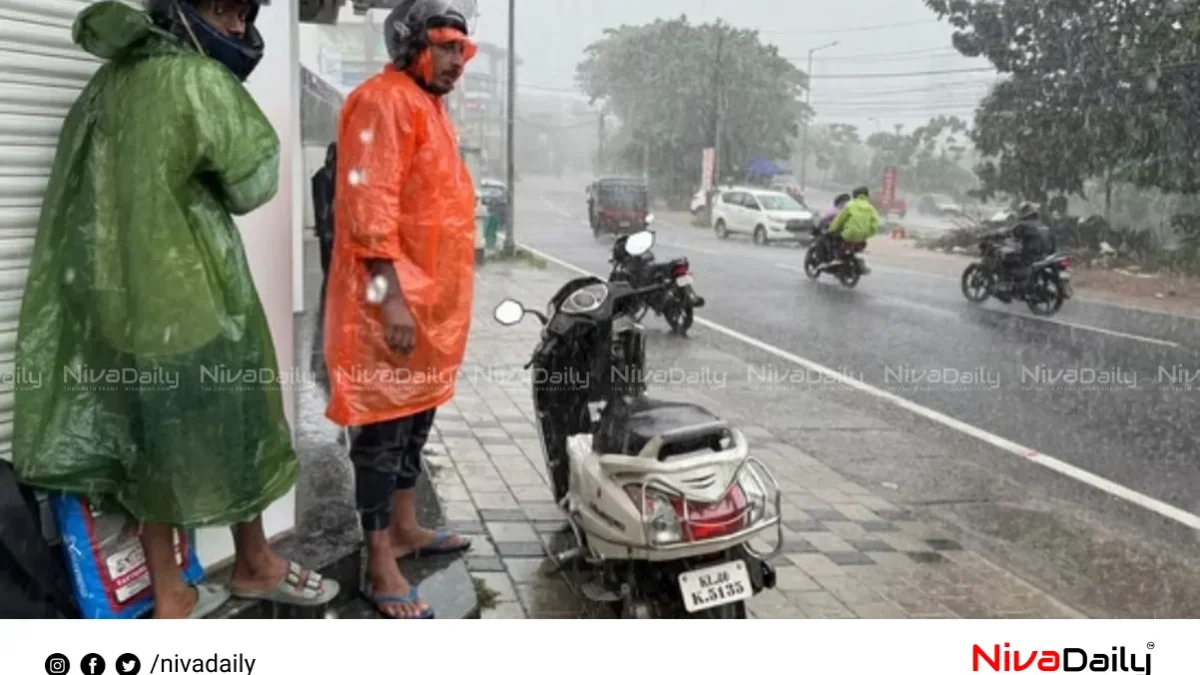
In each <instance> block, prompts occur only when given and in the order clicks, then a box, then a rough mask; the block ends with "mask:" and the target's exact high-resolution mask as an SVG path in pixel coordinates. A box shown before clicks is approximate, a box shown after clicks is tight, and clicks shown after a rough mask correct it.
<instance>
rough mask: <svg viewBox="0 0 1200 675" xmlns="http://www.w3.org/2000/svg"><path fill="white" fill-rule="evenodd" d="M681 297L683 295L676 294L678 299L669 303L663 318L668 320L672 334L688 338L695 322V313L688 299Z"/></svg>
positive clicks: (673, 299) (675, 298)
mask: <svg viewBox="0 0 1200 675" xmlns="http://www.w3.org/2000/svg"><path fill="white" fill-rule="evenodd" d="M680 295H683V294H682V293H680V292H676V297H674V298H672V299H671V300H670V301H669V302H668V303H667V306H666V308H665V311H664V312H663V318H664V319H666V320H667V325H668V326H670V327H671V332H672V333H674V334H676V335H678V336H680V337H687V332H688V330H689V329H690V328H691V327H692V322H693V321H694V320H695V312H694V311H693V310H692V305H691V303H689V302H688V301H687V298H686V297H679V296H680Z"/></svg>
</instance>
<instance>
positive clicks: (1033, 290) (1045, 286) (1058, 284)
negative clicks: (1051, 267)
mask: <svg viewBox="0 0 1200 675" xmlns="http://www.w3.org/2000/svg"><path fill="white" fill-rule="evenodd" d="M1065 300H1066V291H1064V290H1063V282H1062V280H1061V279H1059V278H1058V276H1056V275H1055V274H1054V273H1052V272H1042V273H1041V274H1039V275H1038V276H1037V278H1036V279H1033V280H1032V282H1030V288H1029V290H1028V291H1027V292H1026V296H1025V304H1026V305H1028V306H1029V311H1031V312H1033V313H1034V314H1036V315H1038V316H1054V315H1055V314H1057V313H1058V310H1060V309H1062V306H1063V302H1064V301H1065Z"/></svg>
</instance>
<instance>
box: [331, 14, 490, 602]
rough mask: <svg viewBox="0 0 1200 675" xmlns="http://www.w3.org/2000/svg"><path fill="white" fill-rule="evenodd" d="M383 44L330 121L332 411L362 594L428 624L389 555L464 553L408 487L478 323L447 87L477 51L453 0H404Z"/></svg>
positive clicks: (464, 180)
mask: <svg viewBox="0 0 1200 675" xmlns="http://www.w3.org/2000/svg"><path fill="white" fill-rule="evenodd" d="M384 39H385V41H386V42H387V46H388V53H389V55H390V57H391V59H392V62H393V63H392V64H391V65H389V66H387V67H386V68H385V70H384V72H383V73H381V74H379V75H376V76H375V77H373V78H371V79H369V80H367V81H366V82H364V83H363V84H362V85H361V86H360V87H359V88H358V89H356V90H355V91H354V92H353V93H351V94H350V96H349V98H348V99H347V101H346V104H345V106H344V107H343V110H342V116H341V123H340V128H339V131H338V152H339V155H340V156H339V158H338V168H337V172H338V179H337V189H336V192H335V194H336V197H335V199H336V215H335V220H336V222H337V232H336V233H335V235H334V237H335V239H334V253H333V267H332V269H331V270H330V279H329V290H328V297H327V302H328V306H327V315H326V319H325V336H326V337H325V356H326V361H327V363H328V364H329V373H330V388H331V396H330V401H329V409H328V411H327V413H326V414H327V415H328V417H329V418H330V419H331V420H333V421H334V422H336V423H337V424H339V425H341V426H344V427H349V428H350V434H349V435H350V458H351V461H352V463H353V464H354V472H355V493H356V495H355V496H356V501H357V506H358V510H359V513H360V515H361V519H362V525H363V530H364V531H365V533H366V538H367V550H368V568H367V581H368V584H369V588H367V589H366V590H365V592H366V594H367V596H368V597H369V598H370V599H371V601H372V603H373V604H374V605H375V607H376V608H377V609H378V611H379V613H380V614H381V615H382V616H384V617H387V618H405V619H411V618H430V617H432V615H433V611H432V610H431V609H430V607H429V605H428V604H426V603H425V601H424V600H422V599H421V598H420V597H419V595H418V594H417V591H416V588H415V587H414V586H410V585H409V584H408V582H407V581H406V580H405V579H404V576H403V575H402V574H401V572H400V567H399V565H398V564H397V559H398V558H402V557H406V556H415V555H433V554H445V553H456V552H460V551H464V550H466V549H467V548H469V547H470V540H468V539H466V538H465V537H462V536H460V535H456V534H454V533H451V532H448V531H438V532H435V531H431V530H427V529H424V528H422V527H421V526H420V524H419V523H418V522H417V514H416V499H415V489H414V488H415V485H416V480H417V477H418V475H419V474H420V471H421V450H422V448H423V446H424V444H425V441H426V439H427V438H428V436H429V432H430V429H431V428H432V426H433V417H434V411H435V410H436V409H437V407H438V406H440V405H443V404H445V403H446V402H447V401H449V400H450V399H451V398H452V397H453V396H454V384H455V379H456V378H457V376H458V370H459V368H460V367H461V365H462V360H463V354H464V352H465V351H466V343H467V333H468V332H469V329H470V323H471V300H472V298H471V294H472V290H473V289H472V281H473V279H474V273H475V268H474V265H475V220H474V219H475V191H474V187H473V185H472V182H471V176H470V174H469V173H468V172H467V168H466V165H465V164H464V163H463V160H462V158H461V156H460V155H459V151H458V142H457V137H456V134H455V131H454V128H453V126H452V125H451V123H450V119H449V117H448V116H447V114H446V109H445V106H444V105H443V102H442V97H443V96H445V95H446V94H447V93H449V92H450V91H452V90H453V89H454V85H455V83H456V81H457V80H458V78H459V77H460V76H461V75H462V73H463V68H464V66H465V65H466V63H467V61H469V60H470V59H471V58H472V57H473V56H474V55H475V51H476V49H475V45H474V44H473V43H472V42H471V41H470V40H469V39H468V37H467V22H466V19H465V17H463V15H462V14H461V13H460V12H459V11H458V10H457V9H455V8H454V7H453V5H452V4H451V3H450V2H448V1H447V0H403V1H402V2H401V3H400V4H399V5H398V6H397V7H396V8H395V9H394V10H393V11H392V12H391V14H390V15H389V16H388V18H387V20H386V21H385V23H384Z"/></svg>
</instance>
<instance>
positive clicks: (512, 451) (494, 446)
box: [483, 443, 525, 459]
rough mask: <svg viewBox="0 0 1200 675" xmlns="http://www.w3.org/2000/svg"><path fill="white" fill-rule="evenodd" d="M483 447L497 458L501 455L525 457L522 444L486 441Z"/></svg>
mask: <svg viewBox="0 0 1200 675" xmlns="http://www.w3.org/2000/svg"><path fill="white" fill-rule="evenodd" d="M483 449H484V451H485V452H486V453H487V454H488V455H490V456H491V457H495V458H499V457H520V458H522V459H524V458H525V455H524V453H522V452H521V446H519V445H510V444H507V443H484V444H483Z"/></svg>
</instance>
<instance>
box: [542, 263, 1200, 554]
mask: <svg viewBox="0 0 1200 675" xmlns="http://www.w3.org/2000/svg"><path fill="white" fill-rule="evenodd" d="M521 248H524V249H525V250H527V251H529V252H530V253H532V254H534V255H536V256H538V257H540V258H543V259H545V260H548V261H550V262H552V263H554V264H556V265H558V266H560V267H563V268H566V269H568V270H571V271H573V272H576V273H577V274H586V275H589V276H593V275H592V273H591V272H588V271H587V270H585V269H583V268H582V267H578V266H576V265H572V264H571V263H569V262H567V261H565V260H561V259H559V258H556V257H554V256H551V255H549V254H546V253H543V252H541V251H539V250H537V249H535V248H533V247H531V246H526V245H524V244H522V245H521ZM695 322H696V323H697V324H700V325H701V326H705V327H707V328H709V329H711V330H714V331H716V332H718V333H722V334H724V335H726V336H728V337H731V338H733V339H735V340H738V341H739V342H743V343H745V344H747V345H750V346H751V347H755V348H757V349H759V350H761V351H764V352H766V353H768V354H771V355H772V356H775V357H777V358H780V359H783V360H785V361H789V362H791V363H794V364H796V365H798V366H800V367H802V368H805V369H807V370H809V371H812V372H814V373H817V374H819V375H823V376H824V377H827V378H829V380H830V381H833V382H838V383H840V384H843V385H845V386H847V387H850V388H853V389H857V390H859V391H861V392H863V393H865V394H870V395H871V396H875V397H876V398H880V399H883V400H885V401H887V402H889V403H892V404H893V405H895V406H897V407H899V408H902V409H904V410H907V411H908V412H911V413H913V414H915V415H919V416H921V417H924V418H925V419H928V420H930V421H933V422H937V423H938V424H941V425H943V426H946V427H948V428H950V429H953V430H955V431H957V432H959V433H961V434H964V435H966V436H970V437H971V438H974V439H976V440H979V441H982V442H984V443H987V444H988V445H991V446H993V447H995V448H997V449H999V450H1003V451H1005V452H1008V453H1011V454H1014V455H1016V456H1018V457H1021V458H1024V459H1027V460H1029V461H1031V462H1033V463H1035V464H1039V465H1041V466H1044V467H1046V468H1047V469H1050V470H1051V471H1055V472H1057V473H1059V474H1061V475H1063V476H1066V477H1068V478H1072V479H1074V480H1077V481H1079V482H1080V483H1083V484H1085V485H1089V486H1091V487H1093V488H1095V489H1097V490H1100V491H1101V492H1104V493H1106V494H1108V495H1111V496H1113V497H1116V498H1117V499H1123V500H1125V501H1127V502H1129V503H1131V504H1134V505H1136V506H1140V507H1142V508H1144V509H1146V510H1148V511H1152V512H1154V513H1157V514H1158V515H1160V516H1162V517H1164V518H1169V519H1170V520H1173V521H1175V522H1177V523H1180V524H1181V525H1184V526H1186V527H1190V528H1192V529H1193V530H1200V515H1196V514H1194V513H1190V512H1188V511H1184V510H1183V509H1181V508H1178V507H1176V506H1172V505H1170V504H1167V503H1166V502H1163V501H1160V500H1158V499H1155V498H1153V497H1151V496H1149V495H1145V494H1142V493H1141V492H1138V491H1136V490H1133V489H1131V488H1127V487H1125V486H1124V485H1121V484H1120V483H1116V482H1113V481H1111V480H1109V479H1107V478H1104V477H1102V476H1098V475H1096V474H1094V473H1092V472H1090V471H1086V470H1084V469H1081V468H1079V467H1077V466H1075V465H1073V464H1069V463H1067V462H1064V461H1062V460H1061V459H1057V458H1055V457H1051V456H1050V455H1044V454H1042V453H1040V452H1038V451H1037V450H1034V449H1033V448H1028V447H1025V446H1023V445H1021V444H1019V443H1016V442H1014V441H1010V440H1008V439H1007V438H1004V437H1002V436H998V435H996V434H993V433H992V432H990V431H985V430H983V429H980V428H979V427H976V426H973V425H971V424H967V423H966V422H963V421H961V420H958V419H955V418H953V417H950V416H949V415H945V414H943V413H940V412H938V411H936V410H933V409H932V408H927V407H925V406H923V405H921V404H919V403H914V402H912V401H910V400H908V399H906V398H903V397H900V396H897V395H895V394H893V393H891V392H887V391H884V390H882V389H879V388H876V387H873V386H871V385H869V384H867V383H866V382H862V381H861V380H858V379H855V378H852V377H847V376H846V375H844V374H842V373H841V372H838V371H836V370H833V369H832V368H827V367H825V366H823V365H821V364H819V363H816V362H813V361H809V360H808V359H805V358H802V357H800V356H797V355H795V354H792V353H791V352H788V351H785V350H783V349H780V348H779V347H776V346H774V345H770V344H767V343H766V342H763V341H762V340H759V339H757V338H753V337H750V336H749V335H746V334H745V333H740V332H738V331H736V330H733V329H732V328H728V327H726V326H722V325H721V324H719V323H716V322H713V321H709V320H708V319H704V318H702V317H699V316H697V317H696V318H695Z"/></svg>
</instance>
